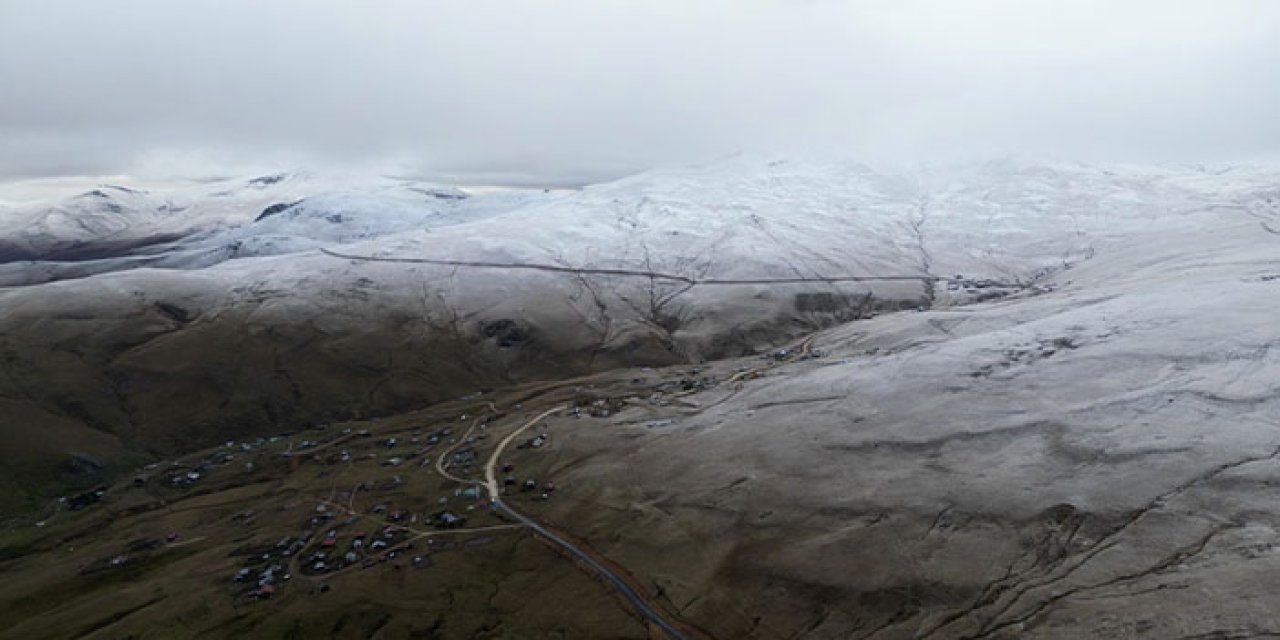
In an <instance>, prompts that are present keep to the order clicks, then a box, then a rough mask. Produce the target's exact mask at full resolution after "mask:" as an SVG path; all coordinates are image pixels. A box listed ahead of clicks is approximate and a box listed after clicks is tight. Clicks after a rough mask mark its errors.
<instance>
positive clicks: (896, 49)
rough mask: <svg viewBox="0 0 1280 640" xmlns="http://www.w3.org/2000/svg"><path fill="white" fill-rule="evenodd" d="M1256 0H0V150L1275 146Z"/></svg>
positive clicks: (1166, 149) (124, 160) (588, 174)
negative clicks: (105, 0)
mask: <svg viewBox="0 0 1280 640" xmlns="http://www.w3.org/2000/svg"><path fill="white" fill-rule="evenodd" d="M1278 43H1280V3H1273V2H1266V1H1263V0H1256V1H1240V0H1217V1H1215V2H1192V1H1178V0H1163V1H1155V0H1150V1H1130V2H1114V1H1112V2H1102V1H1089V0H1086V1H1080V0H1076V1H1073V2H1070V3H1064V2H1049V1H1044V2H1035V1H1013V0H1009V1H1003V2H1001V1H978V2H953V1H946V0H939V1H923V0H919V1H910V0H908V1H904V2H894V3H879V2H834V1H808V2H805V1H799V0H795V1H790V2H783V1H772V2H767V1H764V0H736V1H729V0H707V1H702V2H696V1H692V0H650V1H648V2H644V3H631V2H622V1H621V0H616V1H615V0H600V1H591V2H587V1H585V0H583V1H580V2H569V1H555V0H507V1H503V2H498V1H496V0H476V1H469V2H456V3H445V2H416V1H409V0H383V1H377V2H337V1H329V0H310V1H306V2H303V1H300V0H298V1H292V0H275V1H273V2H253V1H250V0H209V1H204V0H189V1H184V2H173V1H172V0H124V1H122V2H113V3H101V2H94V1H92V0H51V1H49V2H39V3H34V2H26V3H23V2H18V1H17V0H0V96H2V98H0V175H8V176H16V175H43V174H65V173H105V172H110V173H119V172H131V173H139V174H191V175H194V174H203V173H209V172H221V171H232V170H242V169H243V170H252V169H257V168H269V167H279V166H299V165H335V164H336V165H377V166H380V167H389V168H394V169H395V170H403V171H416V172H427V173H433V172H434V173H442V174H449V175H455V176H459V177H461V178H463V179H466V178H468V177H471V178H474V179H494V180H509V181H534V182H538V181H551V182H560V181H575V180H584V179H592V178H597V177H603V176H607V175H612V174H616V173H619V172H623V171H627V170H631V169H634V168H639V167H643V166H647V165H651V164H658V163H666V162H679V161H684V160H689V159H694V158H701V157H706V156H713V155H718V154H723V153H730V152H734V151H740V150H758V151H765V152H783V153H793V152H805V153H838V154H841V155H846V156H854V157H866V158H872V159H877V158H889V159H904V160H922V159H926V160H927V159H936V158H943V157H954V156H991V155H1004V154H1024V155H1054V156H1059V157H1074V158H1082V159H1093V160H1115V161H1197V162H1200V161H1203V162H1218V161H1236V160H1241V159H1259V158H1273V157H1275V156H1276V155H1277V154H1280V118H1278V117H1277V116H1276V115H1275V114H1277V113H1280V82H1277V81H1276V78H1277V73H1280V44H1278Z"/></svg>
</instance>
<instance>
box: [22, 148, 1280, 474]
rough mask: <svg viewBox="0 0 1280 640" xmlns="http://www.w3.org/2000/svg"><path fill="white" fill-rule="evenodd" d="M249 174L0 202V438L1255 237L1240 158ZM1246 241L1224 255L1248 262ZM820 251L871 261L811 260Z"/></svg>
mask: <svg viewBox="0 0 1280 640" xmlns="http://www.w3.org/2000/svg"><path fill="white" fill-rule="evenodd" d="M259 178H261V179H256V180H255V179H254V178H238V179H228V180H221V181H216V182H210V183H204V184H196V185H185V186H182V187H180V188H170V189H165V188H158V187H156V186H154V185H148V186H147V188H145V189H134V188H133V187H130V186H129V185H127V184H126V185H118V184H116V182H110V183H108V184H112V185H115V186H117V187H124V188H123V189H117V188H113V187H93V188H89V189H85V190H82V191H79V192H78V193H77V194H75V195H72V196H70V197H65V198H62V199H59V200H57V201H55V202H53V203H44V204H31V203H26V204H23V205H21V206H19V207H17V208H12V207H11V208H9V209H6V210H3V211H0V250H2V252H7V253H6V255H7V256H8V258H6V260H7V262H5V263H3V264H0V286H3V287H4V288H3V289H0V357H2V358H3V359H4V362H5V363H6V367H7V371H8V372H10V374H11V375H9V376H7V377H5V378H0V405H2V406H0V408H3V409H5V410H7V411H9V412H10V414H11V415H13V416H15V420H14V421H11V423H10V424H11V425H12V426H9V427H7V429H8V431H7V432H6V433H7V435H5V434H0V436H3V437H8V438H14V439H15V441H20V440H22V439H23V438H27V439H29V440H30V441H31V442H32V443H33V444H31V445H30V446H29V447H28V449H27V450H28V452H29V453H30V455H26V454H25V453H24V455H23V457H22V459H23V460H24V461H28V462H29V461H31V460H40V459H43V460H49V459H55V460H56V459H59V458H60V457H61V456H65V455H66V454H67V453H68V451H69V450H70V449H69V447H71V446H72V445H68V444H67V443H68V442H75V443H77V444H75V445H74V446H75V447H80V448H81V449H83V450H84V451H87V452H90V453H94V454H95V455H98V456H101V457H103V458H104V459H113V458H117V457H119V456H121V455H123V453H124V452H127V451H137V450H138V448H139V447H140V446H145V447H146V448H147V449H149V450H154V451H163V450H169V449H173V448H179V447H182V446H190V445H191V444H193V443H200V442H211V441H221V439H224V438H225V436H227V435H228V434H230V433H248V432H261V431H263V430H267V429H276V428H280V427H281V425H287V424H291V423H295V422H299V421H303V420H309V419H323V418H325V417H326V416H339V415H356V414H368V413H377V412H382V411H388V410H392V409H396V408H401V407H406V406H415V405H417V404H421V403H422V402H426V401H431V400H436V399H439V398H443V397H453V396H455V395H458V394H461V393H466V392H470V391H473V390H474V389H476V388H482V387H493V386H497V385H501V384H506V383H509V382H513V381H519V380H526V379H531V378H540V377H546V376H563V375H570V374H573V373H582V372H587V371H594V370H599V369H603V368H609V367H614V366H624V365H647V364H662V363H675V362H691V361H701V360H706V359H711V358H720V357H725V356H733V355H740V354H744V353H751V352H755V351H758V350H761V349H766V348H768V347H770V346H771V345H774V344H778V343H779V342H781V341H784V340H787V339H789V338H791V337H795V336H798V335H802V334H805V333H808V332H810V331H812V330H814V329H816V328H819V327H825V326H831V325H834V324H839V323H842V322H846V321H850V320H857V319H863V318H868V317H871V316H874V315H877V314H882V313H884V312H886V311H897V310H901V309H909V310H920V309H930V308H932V309H946V308H950V307H956V306H960V305H968V304H972V303H975V302H979V301H984V300H993V299H1001V298H1003V299H1006V300H1009V301H1010V302H1006V303H1005V304H1014V302H1015V301H1017V300H1020V299H1023V298H1029V297H1034V296H1038V295H1041V294H1045V293H1046V292H1051V291H1054V290H1055V289H1060V288H1062V287H1066V286H1073V287H1086V286H1101V285H1102V284H1103V283H1109V284H1108V286H1111V285H1114V284H1115V283H1123V282H1134V283H1137V284H1133V285H1132V286H1135V287H1141V286H1143V285H1142V284H1141V283H1142V282H1155V281H1156V280H1153V278H1156V275H1157V274H1166V275H1161V276H1160V278H1159V280H1158V281H1159V282H1160V283H1161V286H1169V282H1171V280H1169V278H1168V277H1166V276H1167V274H1171V273H1172V274H1176V273H1177V272H1178V270H1179V269H1192V268H1193V267H1194V266H1195V265H1201V264H1216V263H1218V262H1224V261H1225V262H1229V261H1230V260H1229V255H1228V254H1224V253H1223V252H1224V251H1225V249H1224V247H1233V249H1231V251H1236V252H1238V253H1240V255H1248V256H1250V258H1249V259H1250V260H1256V259H1257V256H1262V255H1267V252H1268V251H1273V250H1275V247H1276V246H1277V240H1280V236H1277V235H1273V234H1274V232H1275V231H1276V230H1280V210H1278V209H1277V207H1278V206H1280V195H1278V187H1277V185H1280V172H1276V171H1271V170H1266V169H1235V170H1230V171H1226V172H1207V171H1202V170H1199V169H1194V168H1192V169H1173V168H1162V167H1154V168H1153V167H1093V166H1086V165H1078V164H1066V163H1032V162H1022V161H998V162H990V163H979V164H965V165H957V166H946V167H924V168H914V169H909V170H904V169H892V170H891V169H884V168H876V167H871V166H867V165H862V164H856V163H817V162H808V161H804V160H762V159H757V158H748V157H740V158H733V159H730V160H727V161H723V162H719V163H713V164H709V165H704V166H697V167H683V168H673V169H661V170H654V171H650V172H646V173H643V174H640V175H636V176H632V177H629V178H625V179H622V180H618V181H614V182H610V183H604V184H598V185H592V186H589V187H586V188H583V189H580V190H574V191H544V190H539V189H522V190H474V191H470V192H468V191H467V190H465V189H462V190H459V189H456V188H453V187H449V186H446V185H436V184H430V183H425V182H417V181H412V180H403V179H392V178H382V177H373V178H363V177H332V176H323V175H319V174H305V173H297V174H287V175H281V176H274V175H273V176H261V177H259ZM11 200H12V198H11ZM321 249H325V250H327V251H329V252H330V253H326V252H325V251H321ZM334 253H336V254H342V255H346V256H360V257H377V258H381V259H384V260H388V261H370V260H364V259H348V258H339V257H334V255H333V254H334ZM398 259H408V260H410V261H408V262H397V261H396V260H398ZM418 259H431V260H440V261H452V262H455V263H504V264H523V265H554V266H557V267H559V268H561V269H562V270H561V271H555V272H552V271H537V270H511V269H497V268H470V267H466V266H462V265H460V264H426V263H423V262H413V261H412V260H418ZM1250 264H1253V265H1254V266H1253V267H1250V268H1252V269H1253V271H1256V272H1257V273H1253V272H1250V273H1249V274H1243V275H1241V276H1240V278H1248V277H1252V278H1263V277H1270V276H1269V274H1271V273H1272V272H1271V271H1268V270H1267V269H1266V268H1264V267H1258V266H1257V265H1256V264H1255V263H1250ZM1195 268H1197V269H1198V268H1199V267H1195ZM1223 268H1226V267H1223ZM581 269H590V270H594V271H592V272H584V271H581ZM610 271H628V272H639V273H641V274H643V273H644V272H656V273H663V274H672V275H675V276H679V277H680V278H684V279H685V280H678V279H677V280H661V279H656V278H647V277H643V276H641V277H635V276H634V275H623V274H620V273H614V274H611V273H609V272H610ZM1276 271H1277V272H1280V269H1277V270H1276ZM840 276H868V277H876V276H894V277H900V278H901V279H897V280H872V281H850V282H839V283H835V282H830V281H824V278H832V277H840ZM955 276H961V277H960V278H958V279H957V278H955ZM774 279H786V280H788V281H789V282H788V283H787V284H773V285H771V284H767V283H759V282H757V283H755V284H745V285H741V286H716V287H710V286H699V285H698V284H697V283H698V282H701V281H706V280H774ZM1233 282H1234V281H1233ZM1126 286H1128V285H1126ZM1049 295H1056V294H1054V293H1050V294H1049ZM26 425H40V426H39V427H38V429H39V431H38V432H39V433H43V434H47V435H48V437H47V438H43V439H42V438H35V439H30V438H29V436H30V435H31V433H32V432H31V431H30V427H28V426H26ZM54 434H62V435H57V436H56V437H55V435H54ZM42 455H43V456H48V457H46V458H41V456H42ZM24 464H25V463H24ZM32 464H34V463H32Z"/></svg>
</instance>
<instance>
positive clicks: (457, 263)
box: [320, 247, 1017, 287]
mask: <svg viewBox="0 0 1280 640" xmlns="http://www.w3.org/2000/svg"><path fill="white" fill-rule="evenodd" d="M320 251H321V252H322V253H324V254H325V255H328V256H332V257H334V258H345V259H347V260H368V261H371V262H412V263H419V264H435V265H440V266H444V267H472V268H478V269H524V270H527V271H550V272H554V273H573V274H579V275H601V276H623V277H631V278H649V279H651V280H672V281H675V282H683V283H685V284H688V285H694V286H708V285H746V284H798V283H802V282H828V283H830V282H871V281H885V280H896V281H925V282H937V281H944V280H950V279H951V278H944V277H942V276H930V275H918V276H813V277H809V278H803V277H795V278H747V279H717V278H706V279H704V278H691V277H688V276H681V275H676V274H673V273H661V272H658V271H640V270H633V269H590V268H582V267H563V266H559V265H553V264H538V263H521V262H478V261H470V260H436V259H433V258H384V257H379V256H357V255H351V254H346V253H338V252H337V251H331V250H329V249H325V248H324V247H321V248H320ZM993 284H996V285H997V286H1010V287H1013V286H1017V285H1011V284H1004V283H993Z"/></svg>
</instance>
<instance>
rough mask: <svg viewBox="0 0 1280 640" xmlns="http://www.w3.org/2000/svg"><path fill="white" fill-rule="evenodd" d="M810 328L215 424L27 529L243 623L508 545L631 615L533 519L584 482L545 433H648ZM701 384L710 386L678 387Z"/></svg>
mask: <svg viewBox="0 0 1280 640" xmlns="http://www.w3.org/2000/svg"><path fill="white" fill-rule="evenodd" d="M810 342H811V341H809V340H806V341H805V342H803V343H801V344H800V345H799V346H798V347H795V348H792V349H784V350H775V351H769V352H766V353H763V354H761V355H759V356H757V357H756V358H754V359H747V360H743V361H739V363H738V364H736V365H733V366H722V367H716V368H714V369H709V368H707V367H671V368H666V369H649V368H644V369H640V370H636V371H633V372H630V373H629V374H622V375H618V376H615V377H614V379H604V380H594V381H592V382H591V383H587V384H580V385H576V384H569V385H549V386H545V387H544V386H535V387H534V388H532V389H515V390H508V391H507V392H505V393H493V392H477V393H474V394H470V395H468V396H466V397H464V398H460V399H458V400H456V401H451V402H446V403H441V404H439V405H436V406H434V407H431V408H428V409H423V410H420V411H416V412H410V413H407V414H403V415H398V416H392V417H388V418H385V419H373V420H364V421H353V422H339V421H335V422H330V423H320V424H314V425H311V426H307V427H305V428H302V429H297V430H293V431H286V432H278V433H276V434H275V435H271V436H263V437H254V438H246V439H231V440H227V441H225V442H224V443H223V444H221V445H220V446H217V447H214V448H211V449H206V450H203V451H200V452H196V453H192V454H190V455H186V456H181V457H179V458H176V459H173V460H166V461H162V462H154V463H150V464H147V465H145V466H143V467H141V468H139V469H138V470H137V471H136V472H135V473H133V474H132V475H131V476H128V478H127V480H125V481H121V482H118V483H116V484H114V485H111V486H98V487H94V488H93V489H90V490H88V491H84V492H81V493H77V494H74V495H70V496H67V497H65V498H62V499H61V500H59V501H58V502H57V503H56V504H55V505H54V506H53V508H52V512H51V513H49V514H46V515H45V516H44V517H42V518H41V519H40V520H39V521H37V522H35V523H34V527H31V528H30V529H27V530H28V531H34V532H38V533H36V534H35V536H34V537H31V538H29V540H30V542H29V545H30V548H33V549H46V550H48V551H51V552H55V553H60V554H65V555H66V556H67V558H68V561H69V563H68V565H67V566H66V568H65V570H64V571H63V575H62V576H61V580H62V582H57V581H58V580H59V575H58V573H57V572H51V573H49V574H48V575H47V576H46V577H47V579H48V580H49V581H50V582H51V583H56V584H62V585H75V587H74V588H75V590H77V591H79V590H87V591H89V592H93V591H94V590H95V589H98V588H100V587H102V586H103V585H109V584H115V583H123V582H125V581H130V580H134V579H136V577H137V576H138V575H143V574H148V573H152V572H164V575H166V576H181V579H180V580H177V581H176V582H180V583H181V584H183V585H184V586H183V587H182V589H184V590H187V591H190V592H192V593H205V594H221V595H220V596H216V597H215V599H213V600H210V599H209V598H208V597H205V598H204V603H205V604H204V605H203V606H206V607H211V608H217V609H225V610H226V611H227V613H226V614H224V615H232V616H233V617H235V618H237V619H239V618H243V619H244V620H245V621H246V622H245V624H246V625H250V624H251V623H250V622H249V621H253V622H252V626H253V628H255V629H261V628H263V625H265V626H267V627H270V626H271V625H272V624H275V623H274V622H272V615H273V614H272V612H273V611H280V610H288V611H297V610H299V609H303V610H312V609H314V610H315V611H316V613H313V614H308V615H310V616H315V615H326V614H324V613H323V612H324V611H329V610H332V609H330V608H331V607H334V606H338V605H337V604H336V603H340V602H348V603H349V602H351V601H364V599H365V598H367V594H368V593H370V590H374V591H376V592H379V593H381V592H382V591H383V590H385V589H386V588H388V587H392V588H394V589H395V590H396V591H397V592H403V593H405V594H409V593H425V594H432V593H434V594H437V596H434V597H437V598H438V597H439V594H440V593H442V590H443V593H451V592H452V590H455V589H459V588H471V587H468V586H467V585H474V584H483V583H484V582H486V581H491V580H497V581H500V582H503V583H513V582H518V579H517V578H516V577H513V574H511V573H510V567H509V565H510V563H511V562H512V557H513V556H512V555H511V554H513V553H516V552H517V550H523V551H520V553H519V556H520V557H523V558H527V559H526V560H522V561H521V562H524V563H527V562H531V561H536V562H537V563H540V565H541V564H545V567H546V568H544V569H542V570H540V571H539V572H538V573H536V574H528V575H526V576H525V577H523V578H520V579H524V580H535V581H536V583H537V584H542V580H543V579H542V578H538V577H536V576H539V575H542V574H545V573H546V572H547V571H549V570H554V571H555V572H567V573H564V574H563V575H562V577H560V578H558V579H557V580H556V583H557V585H559V587H558V588H570V585H574V586H572V587H571V588H572V589H574V590H576V591H577V592H579V593H581V594H588V593H589V594H591V596H590V597H600V598H604V599H605V602H608V603H609V604H608V605H607V608H608V609H610V610H612V611H614V612H615V613H617V614H619V615H622V616H623V617H624V619H629V620H631V621H632V623H634V622H635V618H634V617H632V616H634V612H632V611H629V608H628V607H627V606H619V605H620V604H622V603H621V602H620V601H619V600H618V597H617V595H616V593H611V590H610V589H605V588H602V584H601V582H602V581H604V582H609V581H612V580H618V578H617V577H616V576H614V575H613V574H611V573H610V574H607V575H593V571H588V572H583V571H582V568H581V563H582V562H586V561H585V560H582V559H578V558H576V557H575V556H578V555H580V554H588V555H582V558H590V557H591V556H590V555H589V554H591V553H592V552H590V551H583V549H584V548H588V547H586V543H584V542H583V541H572V542H571V541H569V540H568V539H566V538H564V534H563V532H561V531H557V530H555V529H548V528H547V527H548V526H551V525H552V523H554V522H555V518H554V517H552V518H550V520H551V522H547V519H548V518H547V517H546V516H544V515H542V514H544V513H548V512H547V511H546V509H548V508H549V507H554V505H556V504H557V503H559V502H561V501H562V500H569V501H570V502H575V501H577V500H581V499H582V498H581V497H579V495H578V494H579V491H580V490H581V489H582V487H576V486H574V485H572V484H570V485H567V486H566V485H564V483H563V482H562V481H561V480H560V478H559V477H558V476H560V475H561V474H563V473H564V471H565V470H566V469H569V468H570V467H569V466H567V465H571V464H572V463H573V460H572V459H564V458H562V452H563V447H562V444H561V440H562V439H563V438H566V437H568V438H571V439H572V438H582V437H588V438H600V437H605V438H618V437H623V438H626V439H628V440H630V439H634V438H636V437H661V434H662V432H664V431H666V430H668V429H671V428H675V426H676V425H678V424H679V422H680V420H681V416H685V415H689V413H690V412H696V411H700V410H702V409H704V408H709V407H712V406H715V405H716V404H718V403H719V402H722V401H723V400H724V399H725V398H728V397H731V396H732V395H734V394H736V393H737V392H738V390H739V389H741V388H742V384H743V383H744V382H745V381H747V380H750V379H753V378H756V377H760V376H763V375H766V374H767V373H768V372H769V370H771V369H774V368H777V367H780V366H785V365H788V364H790V363H794V362H800V361H804V360H809V359H813V358H816V357H819V356H820V355H821V354H820V353H818V352H816V351H814V350H813V349H812V348H811V345H810ZM753 360H754V362H753ZM726 383H728V384H727V385H726ZM713 389H719V393H718V394H717V395H719V396H720V398H719V399H718V400H717V401H716V402H712V403H703V402H702V401H700V400H699V399H696V398H695V397H694V396H695V395H696V394H699V393H701V392H704V391H708V390H713ZM616 425H621V431H619V430H618V428H615V426H616ZM603 427H610V428H609V429H605V430H604V431H598V430H599V429H601V428H603ZM593 434H597V435H593ZM609 434H612V435H609ZM560 513H561V516H560V517H564V514H565V513H566V512H560ZM28 526H30V525H28ZM539 540H541V542H542V544H536V543H535V544H534V545H533V546H529V545H530V543H531V542H534V541H539ZM552 541H554V542H552ZM558 546H559V547H560V548H557V547H558ZM32 558H33V559H32V560H31V562H35V560H34V558H35V556H32ZM538 558H540V560H535V559H538ZM73 559H78V560H73ZM32 566H33V568H34V565H32ZM179 567H186V568H185V569H180V568H179ZM624 581H625V579H624ZM77 583H78V584H77ZM531 584H533V583H531ZM617 584H624V583H623V582H619V583H617ZM50 588H53V587H50ZM62 588H65V587H62ZM175 588H176V587H175ZM627 588H628V589H629V587H627ZM0 591H2V590H0ZM2 595H3V594H2V593H0V596H2ZM103 597H105V595H104V596H103ZM576 597H579V598H581V597H587V596H586V595H580V596H576ZM418 598H419V599H420V600H421V601H423V602H432V601H435V600H433V599H432V597H427V596H419V597H418ZM449 598H452V596H449ZM219 601H220V604H219ZM0 603H2V600H0ZM326 603H329V604H326ZM343 606H345V605H343ZM454 606H455V607H456V604H455V605H454ZM640 606H645V605H644V603H640ZM234 612H238V613H234ZM0 613H3V610H2V609H0ZM291 615H292V614H291ZM439 615H441V616H448V614H447V613H446V612H443V611H442V612H441V613H440V614H439ZM459 616H461V613H460V614H459ZM448 617H449V619H451V620H457V619H459V618H458V617H454V616H448ZM481 617H483V616H481ZM470 618H476V616H475V615H472V616H470ZM286 619H294V618H291V617H286ZM455 624H456V623H455ZM548 624H555V623H554V622H552V621H551V620H549V622H548ZM246 628H249V627H246ZM0 637H3V634H0Z"/></svg>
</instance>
